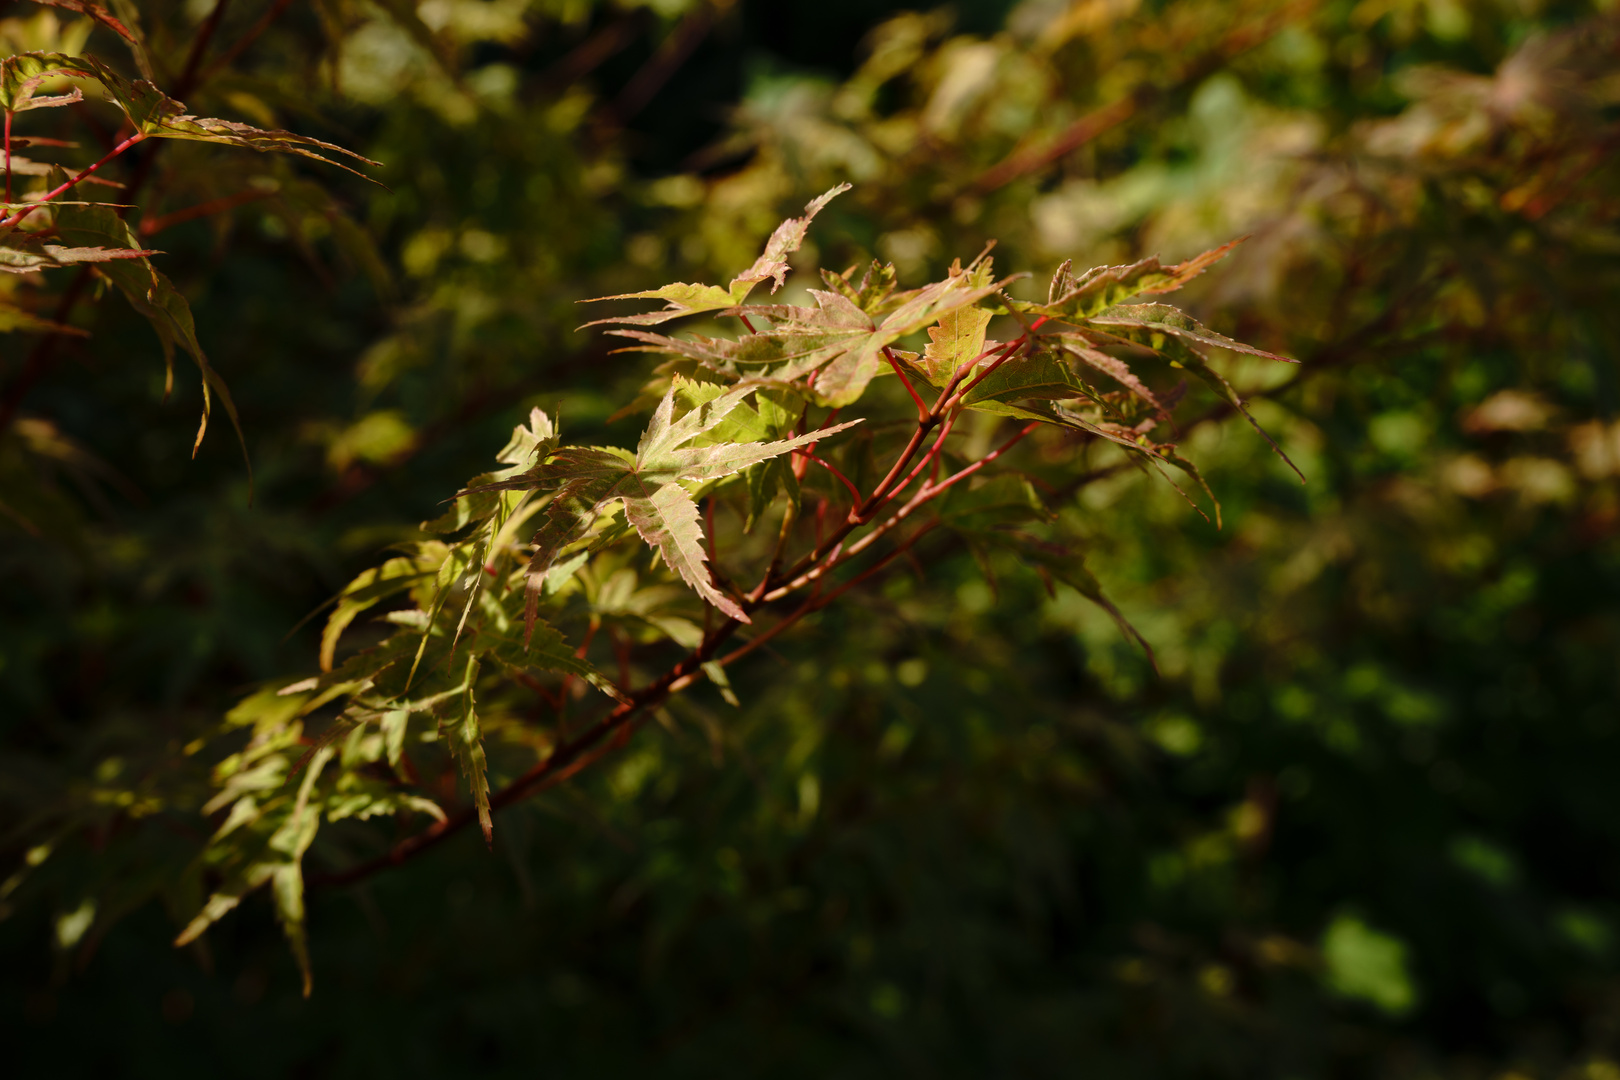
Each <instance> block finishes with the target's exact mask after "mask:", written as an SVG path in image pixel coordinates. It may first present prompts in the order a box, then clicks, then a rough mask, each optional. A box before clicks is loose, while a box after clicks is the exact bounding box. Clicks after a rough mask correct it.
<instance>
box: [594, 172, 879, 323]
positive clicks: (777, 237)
mask: <svg viewBox="0 0 1620 1080" xmlns="http://www.w3.org/2000/svg"><path fill="white" fill-rule="evenodd" d="M848 190H849V185H848V184H839V185H838V186H837V187H835V188H833V189H832V190H830V191H828V192H826V193H824V194H822V195H820V196H817V197H816V198H814V199H812V200H810V202H809V203H808V204H807V205H806V206H805V208H804V216H803V217H798V218H789V219H788V220H786V221H784V222H782V224H780V225H778V226H777V227H776V231H774V232H773V233H771V236H770V239H769V240H767V241H766V242H765V250H764V252H763V253H761V254H760V256H759V258H758V259H756V260H754V265H753V266H751V267H749V268H748V269H747V270H745V271H744V272H743V273H741V274H739V275H737V277H735V278H733V279H732V281H731V286H730V288H729V289H722V288H720V286H718V285H691V284H687V283H685V282H676V283H674V284H673V285H665V286H664V287H663V288H660V289H648V290H646V291H645V292H634V293H620V294H619V295H617V296H598V297H593V298H592V299H590V300H587V301H585V303H591V304H594V303H598V302H600V301H602V300H662V301H664V302H665V304H666V305H667V306H666V307H665V308H664V310H662V311H650V312H646V313H645V314H641V315H623V316H617V317H614V318H608V319H597V320H595V321H594V322H588V323H586V324H585V325H586V326H600V325H602V324H604V323H618V324H620V325H623V326H656V325H657V324H659V323H665V322H669V321H670V320H671V319H679V318H682V317H683V316H686V315H699V314H702V313H704V312H707V311H719V310H720V309H722V308H730V307H733V306H734V305H737V304H741V303H742V302H743V301H744V300H746V299H747V298H748V294H749V293H750V292H752V291H753V289H754V286H755V285H757V284H758V283H759V282H761V281H765V280H766V279H770V280H772V281H774V282H775V284H774V285H773V286H772V288H771V291H772V292H775V291H776V290H777V289H779V288H781V287H782V285H783V284H784V283H785V282H786V280H787V273H788V270H789V269H790V267H789V266H788V263H787V256H788V255H791V254H792V253H793V252H795V251H797V250H799V245H800V244H802V243H804V237H805V233H806V231H808V229H809V227H810V222H811V220H812V219H813V218H814V217H815V216H816V215H817V214H818V213H820V212H821V210H822V208H823V207H825V206H826V205H827V204H828V203H829V202H831V201H832V200H833V198H834V197H835V196H837V195H840V194H842V193H843V192H845V191H848Z"/></svg>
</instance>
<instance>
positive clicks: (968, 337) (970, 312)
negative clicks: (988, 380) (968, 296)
mask: <svg viewBox="0 0 1620 1080" xmlns="http://www.w3.org/2000/svg"><path fill="white" fill-rule="evenodd" d="M991 317H992V316H991V313H990V312H988V311H986V310H984V309H983V308H978V307H967V308H958V309H957V310H955V311H949V312H946V313H945V314H944V315H942V316H940V320H939V325H938V326H931V327H929V328H928V338H929V341H928V346H927V347H926V348H925V349H923V354H922V356H921V358H920V359H919V360H918V366H919V367H920V368H921V369H922V372H923V376H924V377H925V378H926V379H927V380H928V381H929V382H930V383H932V384H933V385H935V386H941V387H942V386H944V385H945V384H946V383H948V382H950V381H951V376H953V375H955V374H956V370H957V369H958V368H959V367H961V366H962V365H963V364H967V363H971V362H973V361H974V360H976V359H978V356H979V354H980V353H981V352H983V351H984V332H985V328H986V327H988V326H989V325H990V319H991Z"/></svg>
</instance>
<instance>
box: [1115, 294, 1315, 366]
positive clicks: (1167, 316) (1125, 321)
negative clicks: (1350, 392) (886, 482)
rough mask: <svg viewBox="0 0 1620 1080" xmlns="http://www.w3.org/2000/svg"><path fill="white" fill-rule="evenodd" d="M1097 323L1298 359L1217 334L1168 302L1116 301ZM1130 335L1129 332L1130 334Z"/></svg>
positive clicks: (1270, 357)
mask: <svg viewBox="0 0 1620 1080" xmlns="http://www.w3.org/2000/svg"><path fill="white" fill-rule="evenodd" d="M1089 321H1090V322H1092V323H1094V324H1096V325H1097V326H1113V327H1121V328H1125V329H1131V330H1146V331H1149V332H1151V333H1155V334H1171V335H1174V336H1175V337H1178V338H1182V339H1183V340H1185V341H1191V342H1194V343H1196V344H1199V345H1208V346H1212V347H1214V348H1218V349H1227V350H1229V351H1231V352H1236V353H1246V354H1247V355H1249V356H1261V357H1264V358H1266V359H1267V360H1279V361H1281V362H1282V363H1284V364H1297V363H1299V361H1298V360H1295V359H1293V358H1291V357H1287V356H1281V355H1279V354H1277V353H1274V352H1267V351H1266V350H1265V349H1257V348H1255V347H1254V346H1253V345H1246V344H1244V343H1243V342H1241V341H1235V340H1233V339H1232V338H1229V337H1227V336H1226V335H1225V334H1217V333H1216V332H1215V331H1213V330H1211V329H1209V328H1208V327H1207V326H1204V325H1203V324H1201V323H1200V322H1198V320H1196V319H1194V318H1193V317H1192V316H1190V315H1188V314H1187V313H1186V312H1185V311H1182V310H1181V309H1180V308H1177V307H1172V306H1170V305H1169V304H1116V305H1114V306H1113V307H1110V308H1108V309H1107V310H1106V311H1103V312H1101V313H1099V314H1098V315H1096V316H1095V317H1093V318H1092V319H1090V320H1089ZM1127 336H1128V335H1127Z"/></svg>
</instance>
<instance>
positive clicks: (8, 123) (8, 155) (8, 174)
mask: <svg viewBox="0 0 1620 1080" xmlns="http://www.w3.org/2000/svg"><path fill="white" fill-rule="evenodd" d="M15 115H16V114H15V113H13V112H12V111H11V110H10V109H7V110H6V202H10V201H11V118H12V117H13V116H15Z"/></svg>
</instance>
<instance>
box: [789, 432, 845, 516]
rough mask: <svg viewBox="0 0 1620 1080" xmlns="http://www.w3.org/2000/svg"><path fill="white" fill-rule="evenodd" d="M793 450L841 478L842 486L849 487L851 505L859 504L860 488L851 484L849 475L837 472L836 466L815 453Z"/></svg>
mask: <svg viewBox="0 0 1620 1080" xmlns="http://www.w3.org/2000/svg"><path fill="white" fill-rule="evenodd" d="M811 445H812V446H814V445H815V444H814V443H812V444H811ZM793 452H794V453H795V454H798V455H800V456H802V457H807V458H809V459H810V460H811V461H813V462H815V463H816V464H817V465H820V466H821V467H822V468H823V469H826V470H827V471H828V472H830V473H832V474H833V475H834V476H836V477H838V479H840V480H842V481H843V482H844V487H846V488H848V489H849V495H850V498H851V499H853V500H854V503H853V505H855V506H858V505H860V502H861V490H860V488H858V487H856V486H855V485H854V484H852V483H851V482H850V479H849V477H847V476H845V475H844V474H843V473H841V472H839V471H838V468H837V466H835V465H833V464H832V463H831V462H829V461H824V460H823V459H821V458H818V457H816V455H815V454H813V453H811V452H810V451H809V450H795V451H793Z"/></svg>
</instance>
